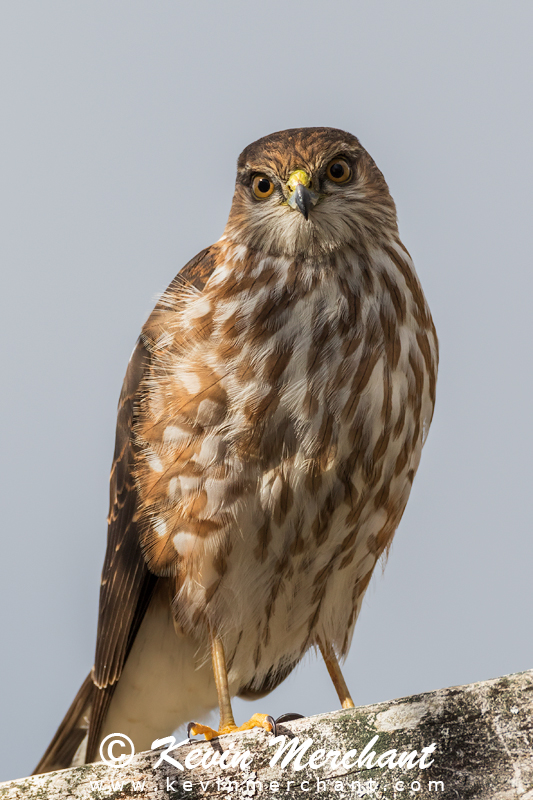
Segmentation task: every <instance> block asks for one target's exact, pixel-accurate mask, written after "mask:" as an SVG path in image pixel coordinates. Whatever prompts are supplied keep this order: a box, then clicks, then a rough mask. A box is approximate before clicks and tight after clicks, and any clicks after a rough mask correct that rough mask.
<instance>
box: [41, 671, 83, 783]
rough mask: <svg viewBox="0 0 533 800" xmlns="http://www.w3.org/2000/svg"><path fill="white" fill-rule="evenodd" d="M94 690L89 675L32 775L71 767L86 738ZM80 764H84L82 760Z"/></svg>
mask: <svg viewBox="0 0 533 800" xmlns="http://www.w3.org/2000/svg"><path fill="white" fill-rule="evenodd" d="M94 689H95V685H94V683H93V679H92V676H91V673H89V674H88V675H87V677H86V678H85V680H84V682H83V683H82V685H81V687H80V690H79V692H78V694H77V695H76V697H75V698H74V700H73V702H72V705H71V706H70V708H69V710H68V711H67V713H66V714H65V717H64V719H63V721H62V722H61V724H60V726H59V728H58V729H57V732H56V734H55V736H54V738H53V739H52V741H51V742H50V744H49V745H48V748H47V750H46V752H45V754H44V755H43V757H42V758H41V760H40V761H39V763H38V764H37V766H36V767H35V770H34V771H33V774H34V775H39V774H41V773H42V772H54V771H55V770H58V769H67V768H68V767H71V766H73V761H74V757H75V755H76V752H77V750H78V748H79V747H80V745H81V743H82V742H83V740H84V738H85V737H86V736H87V732H88V728H89V719H90V715H91V706H92V701H93V694H94ZM80 763H84V759H83V761H81V762H80Z"/></svg>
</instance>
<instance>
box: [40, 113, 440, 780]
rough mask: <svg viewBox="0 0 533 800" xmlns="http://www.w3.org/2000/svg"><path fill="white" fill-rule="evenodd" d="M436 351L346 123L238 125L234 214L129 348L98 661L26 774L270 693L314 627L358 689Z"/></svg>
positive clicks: (426, 418)
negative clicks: (374, 593)
mask: <svg viewBox="0 0 533 800" xmlns="http://www.w3.org/2000/svg"><path fill="white" fill-rule="evenodd" d="M437 360H438V349H437V338H436V334H435V329H434V326H433V322H432V319H431V315H430V311H429V308H428V305H427V303H426V300H425V298H424V294H423V292H422V289H421V286H420V283H419V281H418V278H417V276H416V273H415V270H414V267H413V263H412V261H411V258H410V256H409V253H408V252H407V250H406V249H405V247H404V246H403V244H402V243H401V241H400V239H399V234H398V227H397V222H396V210H395V205H394V202H393V200H392V198H391V196H390V194H389V191H388V188H387V184H386V183H385V180H384V178H383V175H382V174H381V172H380V171H379V169H378V168H377V167H376V165H375V163H374V161H373V160H372V158H371V157H370V156H369V154H368V153H367V152H366V151H365V150H364V148H363V147H362V146H361V144H360V143H359V141H358V140H357V139H356V138H355V137H354V136H352V135H351V134H349V133H345V132H344V131H341V130H337V129H332V128H302V129H294V130H288V131H282V132H279V133H274V134H272V135H270V136H266V137H264V138H263V139H259V140H258V141H257V142H254V143H253V144H251V145H250V146H249V147H247V148H246V149H245V150H244V151H243V153H242V154H241V156H240V158H239V160H238V165H237V182H236V187H235V195H234V198H233V204H232V207H231V211H230V215H229V220H228V223H227V226H226V229H225V231H224V234H223V235H222V237H221V238H220V239H219V241H218V242H216V244H214V245H212V246H211V247H208V248H207V249H206V250H203V251H202V252H201V253H199V255H197V256H196V258H194V259H192V261H190V262H189V263H188V264H187V265H186V266H185V267H184V268H183V269H182V270H181V272H180V273H179V274H178V275H177V276H176V278H175V279H174V280H173V281H172V283H171V284H170V286H169V288H168V289H167V291H166V292H165V293H164V295H163V296H162V298H161V299H160V301H159V302H158V304H157V305H156V307H155V309H154V311H153V313H152V314H151V316H150V318H149V319H148V321H147V322H146V324H145V326H144V328H143V330H142V333H141V336H140V338H139V341H138V343H137V346H136V348H135V350H134V352H133V355H132V357H131V360H130V363H129V366H128V370H127V373H126V378H125V380H124V385H123V389H122V394H121V397H120V403H119V410H118V422H117V433H116V446H115V456H114V462H113V468H112V472H111V508H110V514H109V534H108V545H107V553H106V557H105V562H104V567H103V574H102V586H101V594H100V611H99V620H98V636H97V645H96V657H95V664H94V668H93V670H92V672H91V674H90V675H89V676H88V677H87V679H86V681H85V682H84V684H83V685H82V687H81V689H80V691H79V693H78V695H77V697H76V699H75V700H74V702H73V704H72V706H71V708H70V710H69V711H68V713H67V715H66V717H65V719H64V720H63V722H62V724H61V726H60V728H59V730H58V732H57V734H56V736H55V737H54V739H53V741H52V743H51V744H50V746H49V748H48V750H47V752H46V753H45V755H44V756H43V759H42V760H41V762H40V763H39V765H38V767H37V771H38V772H45V771H48V770H52V769H59V768H64V767H67V766H70V765H71V764H76V763H85V762H90V761H93V760H94V759H95V758H96V757H97V753H98V747H99V744H100V741H101V740H102V738H103V737H104V736H106V735H107V734H108V733H111V732H115V731H118V732H121V733H124V734H127V735H129V736H130V737H131V738H132V739H133V741H134V743H135V747H136V749H137V750H143V749H148V748H149V747H150V746H151V743H152V741H153V740H154V739H156V738H158V737H160V736H165V735H168V734H169V733H170V732H172V731H173V730H174V729H175V728H176V727H178V726H179V725H180V724H182V723H184V722H187V721H189V720H194V719H197V718H199V717H201V715H203V714H205V713H207V711H208V710H210V709H212V708H213V707H215V706H216V705H217V702H218V704H219V708H220V714H221V722H220V728H219V731H220V732H227V731H230V730H234V729H235V723H234V721H233V716H232V713H231V703H230V698H231V697H232V696H235V695H239V696H246V697H249V698H251V697H260V696H262V695H264V694H266V693H268V692H270V691H271V690H272V689H273V688H274V687H276V686H278V684H279V683H281V681H283V680H284V679H285V678H286V677H287V675H288V674H289V673H290V672H291V670H292V669H293V668H294V667H295V666H296V664H298V662H299V661H300V659H301V658H302V656H303V655H304V653H306V651H307V650H309V648H317V649H319V650H320V651H321V652H322V655H323V656H324V658H325V660H326V664H327V666H328V670H329V673H330V675H331V677H332V679H333V681H334V683H335V687H336V689H337V691H338V693H339V697H340V699H341V703H342V705H343V706H344V707H349V706H351V705H353V704H352V701H351V699H350V696H349V693H348V690H347V688H346V684H345V683H344V680H343V677H342V674H341V672H340V668H339V664H338V660H337V659H338V658H342V657H343V656H345V655H346V653H347V652H348V649H349V647H350V642H351V638H352V633H353V629H354V625H355V622H356V619H357V615H358V613H359V610H360V608H361V602H362V599H363V596H364V593H365V590H366V588H367V586H368V584H369V581H370V578H371V576H372V573H373V570H374V568H375V566H376V563H377V561H378V559H379V558H380V556H381V555H382V554H383V553H384V551H385V550H386V549H387V548H388V547H389V546H390V544H391V541H392V537H393V536H394V533H395V531H396V528H397V527H398V523H399V522H400V519H401V516H402V514H403V511H404V509H405V505H406V503H407V499H408V497H409V492H410V490H411V485H412V483H413V478H414V475H415V472H416V470H417V467H418V463H419V460H420V454H421V451H422V446H423V444H424V441H425V438H426V436H427V433H428V428H429V425H430V422H431V418H432V415H433V406H434V402H435V384H436V377H437ZM209 655H211V657H212V659H210V658H209ZM251 725H261V726H263V727H265V728H267V729H268V728H269V727H270V721H269V719H267V718H266V716H265V715H260V714H256V715H254V717H253V718H252V721H251V723H250V726H251ZM246 727H247V726H243V728H246ZM192 732H193V733H195V732H196V733H198V732H204V733H205V734H206V736H208V737H210V736H212V735H214V734H215V733H216V732H213V731H211V729H207V728H205V727H204V726H203V725H199V724H194V725H193V726H192Z"/></svg>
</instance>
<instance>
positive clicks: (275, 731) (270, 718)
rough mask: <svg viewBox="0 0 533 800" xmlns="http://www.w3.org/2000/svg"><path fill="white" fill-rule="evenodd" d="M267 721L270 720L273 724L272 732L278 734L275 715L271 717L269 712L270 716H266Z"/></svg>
mask: <svg viewBox="0 0 533 800" xmlns="http://www.w3.org/2000/svg"><path fill="white" fill-rule="evenodd" d="M265 722H269V723H270V724H271V725H272V733H273V734H274V736H277V730H276V720H275V719H274V717H271V716H270V714H269V715H268V717H266V719H265Z"/></svg>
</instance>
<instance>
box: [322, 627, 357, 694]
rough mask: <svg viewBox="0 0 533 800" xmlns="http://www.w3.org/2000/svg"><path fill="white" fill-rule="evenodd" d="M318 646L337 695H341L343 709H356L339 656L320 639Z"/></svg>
mask: <svg viewBox="0 0 533 800" xmlns="http://www.w3.org/2000/svg"><path fill="white" fill-rule="evenodd" d="M318 646H319V647H320V652H321V653H322V658H323V659H324V661H325V662H326V667H327V668H328V672H329V677H330V678H331V680H332V681H333V686H334V687H335V689H336V691H337V694H338V695H339V700H340V701H341V706H342V708H355V706H354V702H353V700H352V698H351V696H350V692H349V691H348V687H347V686H346V681H345V680H344V676H343V674H342V672H341V668H340V666H339V662H338V661H337V656H336V655H335V652H334V650H333V648H332V647H329V646H328V647H326V646H325V645H323V644H322V642H321V641H320V639H319V640H318Z"/></svg>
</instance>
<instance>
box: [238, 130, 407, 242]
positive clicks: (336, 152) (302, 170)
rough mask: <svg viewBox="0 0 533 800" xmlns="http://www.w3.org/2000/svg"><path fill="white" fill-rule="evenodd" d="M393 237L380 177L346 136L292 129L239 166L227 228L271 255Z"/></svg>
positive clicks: (392, 214) (252, 149) (258, 146)
mask: <svg viewBox="0 0 533 800" xmlns="http://www.w3.org/2000/svg"><path fill="white" fill-rule="evenodd" d="M396 233H397V225H396V209H395V206H394V201H393V199H392V197H391V196H390V194H389V190H388V187H387V184H386V183H385V179H384V178H383V175H382V174H381V172H380V171H379V169H378V168H377V167H376V165H375V163H374V161H373V160H372V158H371V157H370V156H369V154H368V153H367V152H366V150H365V149H364V148H363V147H362V146H361V144H360V143H359V141H358V140H357V139H356V138H355V136H352V134H351V133H346V132H345V131H341V130H337V129H336V128H294V129H291V130H287V131H279V132H278V133H273V134H271V135H270V136H265V137H263V138H262V139H258V140H257V142H254V143H253V144H250V145H248V147H247V148H246V149H245V150H243V152H242V153H241V155H240V157H239V160H238V162H237V183H236V187H235V195H234V197H233V204H232V207H231V212H230V216H229V220H228V225H227V227H226V235H227V236H228V237H230V238H231V239H232V240H233V241H235V242H239V243H242V244H246V245H247V246H249V247H252V248H254V249H256V250H261V251H263V252H265V253H269V254H272V255H288V256H294V255H298V254H308V255H317V256H319V255H324V254H326V253H328V252H331V251H332V250H336V249H338V248H340V247H343V246H345V245H353V246H355V247H357V246H358V245H359V246H360V247H363V248H365V249H366V246H367V245H368V244H370V243H373V242H375V243H377V242H379V241H381V240H383V238H384V237H386V238H389V237H390V235H391V234H396Z"/></svg>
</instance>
